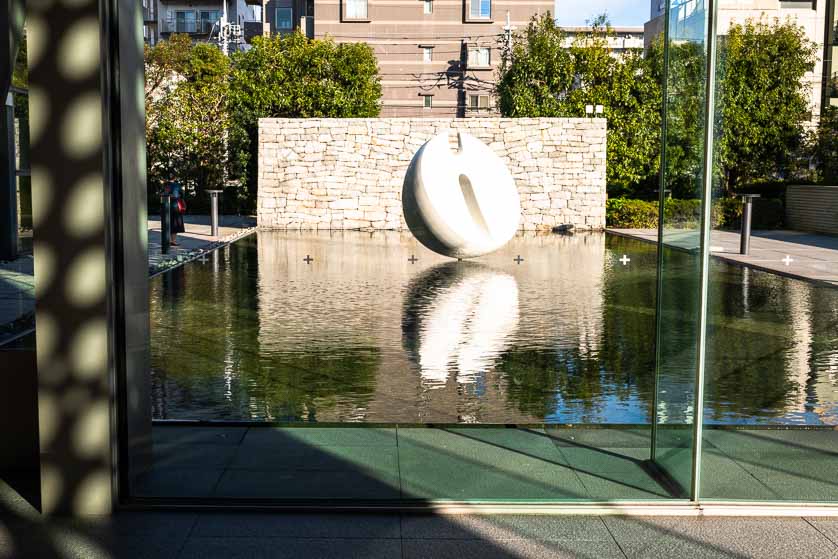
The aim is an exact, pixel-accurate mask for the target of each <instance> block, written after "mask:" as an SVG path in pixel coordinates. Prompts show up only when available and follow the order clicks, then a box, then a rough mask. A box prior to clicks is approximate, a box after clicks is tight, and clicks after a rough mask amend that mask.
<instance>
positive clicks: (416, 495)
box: [134, 423, 838, 503]
mask: <svg viewBox="0 0 838 559" xmlns="http://www.w3.org/2000/svg"><path fill="white" fill-rule="evenodd" d="M680 432H682V433H683V435H681V434H680V433H679V431H675V434H674V435H673V436H671V437H669V438H668V439H667V440H668V442H667V444H666V446H667V447H668V448H661V446H662V445H659V448H658V452H659V453H665V454H666V456H667V463H668V464H682V466H674V467H675V468H677V467H680V468H681V470H682V471H679V472H670V473H671V476H662V475H661V474H660V470H659V469H656V468H654V467H652V465H651V464H650V461H649V457H650V446H651V440H650V437H651V431H650V429H649V428H648V427H645V428H644V427H637V428H582V427H577V428H567V427H557V426H545V427H533V428H508V427H502V426H500V427H487V426H476V427H471V426H453V427H433V428H431V427H409V426H394V427H363V426H346V425H343V426H339V427H334V426H332V427H268V426H254V427H211V426H207V427H204V426H198V427H196V426H182V425H172V424H160V423H158V424H156V425H155V427H154V429H153V433H152V436H153V441H154V446H153V449H154V450H153V452H154V456H153V464H154V466H153V467H152V469H151V471H150V472H149V473H148V474H145V475H143V476H141V477H140V478H139V479H138V481H137V483H136V484H135V486H134V491H135V493H136V494H137V495H138V496H145V497H159V496H169V497H180V498H193V499H202V500H203V499H210V500H212V499H219V498H222V499H223V498H236V499H246V500H251V499H257V500H258V499H279V500H301V499H302V500H310V499H314V500H330V501H343V500H350V501H358V500H361V501H369V502H381V501H390V502H392V501H403V502H428V501H438V500H444V501H470V502H492V501H498V500H504V501H519V502H536V503H537V502H545V501H552V502H555V501H571V502H572V501H586V502H587V501H598V502H620V501H622V502H625V501H650V500H651V501H656V500H661V499H673V498H679V497H680V498H683V493H682V492H680V491H679V488H678V485H677V483H676V482H675V480H676V479H678V478H681V479H683V478H686V479H689V468H690V464H691V462H692V457H691V452H690V450H689V448H688V447H689V432H690V431H689V430H688V429H683V430H681V431H680ZM659 456H660V454H659ZM701 458H702V468H703V469H702V471H703V472H704V476H703V485H702V496H703V497H705V498H708V499H716V500H757V501H797V502H803V501H822V502H835V501H838V431H836V430H833V429H805V430H803V429H784V428H780V429H762V428H761V429H737V430H730V429H720V428H713V427H708V428H707V429H706V431H705V436H704V452H703V454H702V457H701ZM686 483H688V482H686ZM684 484H685V483H682V485H684Z"/></svg>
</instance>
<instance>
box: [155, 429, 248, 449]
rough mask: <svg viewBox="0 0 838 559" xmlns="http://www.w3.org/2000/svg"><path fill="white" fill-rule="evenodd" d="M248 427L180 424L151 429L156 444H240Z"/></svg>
mask: <svg viewBox="0 0 838 559" xmlns="http://www.w3.org/2000/svg"><path fill="white" fill-rule="evenodd" d="M247 430H248V427H196V426H191V425H190V426H178V425H160V424H157V425H155V426H154V429H152V430H151V435H152V438H153V439H154V444H155V445H157V444H161V443H162V444H172V445H187V444H205V445H239V444H241V442H242V440H243V439H244V436H245V433H247Z"/></svg>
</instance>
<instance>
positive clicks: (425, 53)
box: [422, 47, 434, 63]
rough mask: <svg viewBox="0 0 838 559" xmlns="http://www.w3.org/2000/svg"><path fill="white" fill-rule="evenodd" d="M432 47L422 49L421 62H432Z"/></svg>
mask: <svg viewBox="0 0 838 559" xmlns="http://www.w3.org/2000/svg"><path fill="white" fill-rule="evenodd" d="M433 59H434V47H422V62H425V63H427V62H433Z"/></svg>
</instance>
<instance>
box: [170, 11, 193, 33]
mask: <svg viewBox="0 0 838 559" xmlns="http://www.w3.org/2000/svg"><path fill="white" fill-rule="evenodd" d="M196 30H197V20H196V14H195V12H193V11H191V10H189V11H180V12H175V32H177V33H195V32H196Z"/></svg>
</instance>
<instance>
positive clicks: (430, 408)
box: [151, 231, 838, 424]
mask: <svg viewBox="0 0 838 559" xmlns="http://www.w3.org/2000/svg"><path fill="white" fill-rule="evenodd" d="M655 250H656V249H655V246H654V245H652V244H648V243H643V242H640V241H635V240H631V239H625V238H621V237H616V236H612V235H608V234H604V233H591V234H579V235H572V236H568V235H555V234H544V235H540V234H539V235H537V234H522V235H520V236H518V237H516V238H515V239H514V240H513V241H511V242H510V243H509V244H508V245H507V246H506V247H505V248H504V249H503V250H501V251H499V252H497V253H494V254H492V255H489V256H486V257H482V258H478V259H475V260H472V261H468V262H454V261H451V260H449V259H444V258H442V257H439V256H436V255H434V254H432V253H430V252H428V251H427V250H426V249H424V248H423V247H421V245H419V244H418V243H417V242H416V241H415V240H414V239H413V237H412V236H411V235H410V234H409V233H399V232H377V233H362V232H331V233H314V232H310V233H300V232H271V231H261V232H258V233H256V234H254V235H251V236H249V237H247V238H245V239H242V240H240V241H238V242H236V243H234V244H233V245H230V246H228V247H226V248H224V249H222V250H220V251H217V252H215V253H213V254H212V255H210V256H209V257H208V258H207V259H206V261H205V262H200V261H197V262H194V263H190V264H188V265H186V266H183V267H181V268H178V269H176V270H174V271H171V272H168V273H166V274H162V275H160V276H157V277H156V278H154V279H153V280H152V285H151V289H152V294H151V324H152V344H151V348H152V382H153V412H154V416H155V417H156V418H167V419H172V418H176V419H245V420H274V421H306V422H316V421H321V422H333V421H340V422H345V421H358V422H363V421H367V422H397V423H426V422H440V423H450V422H460V423H540V422H549V423H648V422H649V421H650V420H651V412H652V407H653V393H654V362H655V358H654V339H655V282H656V272H655V266H656V253H655ZM624 255H625V256H626V257H627V258H625V259H623V260H622V261H621V260H620V259H621V258H622V257H623V256H624ZM412 256H415V257H416V258H417V259H418V260H416V261H415V262H412V261H411V257H412ZM519 256H520V258H521V259H517V257H519ZM307 257H310V258H311V259H312V260H310V261H308V262H307V261H306V260H305V259H306V258H307ZM675 258H679V256H677V255H676V256H675ZM683 258H688V256H683ZM711 277H712V286H711V306H712V308H711V310H710V317H711V318H710V320H711V332H710V338H709V342H708V374H707V376H708V379H707V386H706V395H707V406H706V409H705V414H706V417H707V420H708V421H709V422H711V423H765V424H775V423H796V424H823V423H826V424H838V289H834V288H830V287H822V286H817V285H813V284H809V283H806V282H801V281H797V280H792V279H787V278H783V277H780V276H777V275H774V274H769V273H765V272H760V271H754V270H749V269H745V268H741V267H737V266H731V265H728V264H724V263H722V262H714V265H713V269H712V275H711ZM687 281H692V280H687ZM689 290H690V286H689V285H685V292H688V291H689ZM687 314H688V313H685V315H684V316H679V315H678V314H677V313H676V314H675V315H673V316H670V317H668V320H667V322H666V324H667V325H668V326H667V327H670V328H674V329H676V330H677V329H678V322H679V321H680V322H683V323H684V324H687V323H690V322H691V321H692V320H693V318H692V317H691V316H688V315H687ZM684 331H685V332H688V331H689V328H685V329H684ZM685 343H687V344H688V343H689V342H685ZM692 375H693V371H683V372H677V373H676V374H674V375H673V374H671V372H669V373H668V374H667V383H668V385H667V386H662V387H660V388H661V390H662V391H666V393H667V397H666V398H663V400H665V401H666V409H661V410H660V411H661V414H662V415H664V416H665V417H666V419H667V421H670V422H683V421H689V420H690V419H691V417H692V413H693V411H692V405H691V402H692V397H693V387H692V385H691V378H692Z"/></svg>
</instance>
